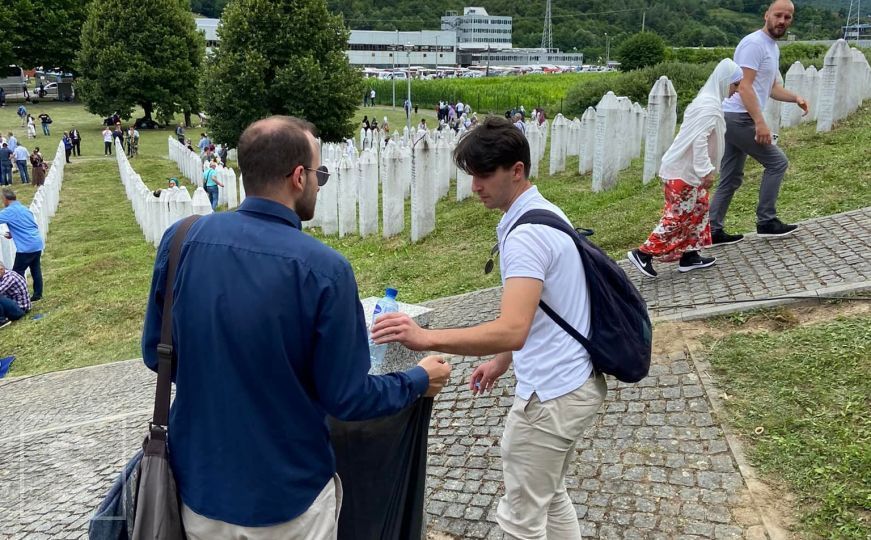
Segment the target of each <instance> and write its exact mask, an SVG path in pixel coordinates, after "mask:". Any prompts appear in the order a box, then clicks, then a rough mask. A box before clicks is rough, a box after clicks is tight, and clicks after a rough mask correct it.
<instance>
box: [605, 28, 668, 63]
mask: <svg viewBox="0 0 871 540" xmlns="http://www.w3.org/2000/svg"><path fill="white" fill-rule="evenodd" d="M617 59H618V60H619V61H620V70H621V71H632V70H634V69H640V68H643V67H647V66H653V65H656V64H659V63H660V62H662V61H663V60H664V59H665V42H664V41H663V40H662V38H661V37H659V36H658V35H657V34H654V33H653V32H639V33H637V34H635V35H634V36H632V37H630V38H629V39H627V40H626V41H624V42H623V43H622V44H620V48H619V49H617Z"/></svg>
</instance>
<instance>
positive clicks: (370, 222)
mask: <svg viewBox="0 0 871 540" xmlns="http://www.w3.org/2000/svg"><path fill="white" fill-rule="evenodd" d="M357 168H358V176H359V193H358V197H359V201H360V236H368V235H371V234H378V157H377V154H376V151H375V150H364V151H363V153H362V154H360V159H359V160H358V161H357Z"/></svg>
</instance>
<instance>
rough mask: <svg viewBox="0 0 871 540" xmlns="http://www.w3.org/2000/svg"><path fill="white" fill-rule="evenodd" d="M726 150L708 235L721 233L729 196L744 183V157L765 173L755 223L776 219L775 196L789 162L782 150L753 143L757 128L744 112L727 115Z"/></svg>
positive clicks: (712, 204)
mask: <svg viewBox="0 0 871 540" xmlns="http://www.w3.org/2000/svg"><path fill="white" fill-rule="evenodd" d="M725 116H726V148H725V152H724V153H723V162H722V163H721V164H720V184H719V186H718V187H717V191H716V192H714V198H713V199H711V209H710V214H709V215H710V221H711V232H716V231H722V230H723V224H724V221H725V220H726V212H727V211H728V210H729V204H730V203H731V202H732V196H734V195H735V192H736V191H738V188H739V187H741V184H742V183H743V182H744V163H745V162H746V161H747V156H750V157H752V158H753V159H755V160H756V161H758V162H759V163H760V164H761V165H762V166H763V167H764V168H765V171H764V172H763V173H762V184H761V185H760V186H759V203H758V204H757V205H756V224H757V225H762V224H765V223H768V222H769V221H771V220H773V219H774V218H776V217H777V196H778V194H779V193H780V184H781V182H783V175H785V174H786V169H787V168H788V167H789V160H788V159H786V154H784V153H783V150H781V149H780V148H778V147H777V146H775V145H773V144H759V143H757V142H756V125H755V124H754V123H753V119H752V118H751V117H750V115H749V114H747V113H726V114H725Z"/></svg>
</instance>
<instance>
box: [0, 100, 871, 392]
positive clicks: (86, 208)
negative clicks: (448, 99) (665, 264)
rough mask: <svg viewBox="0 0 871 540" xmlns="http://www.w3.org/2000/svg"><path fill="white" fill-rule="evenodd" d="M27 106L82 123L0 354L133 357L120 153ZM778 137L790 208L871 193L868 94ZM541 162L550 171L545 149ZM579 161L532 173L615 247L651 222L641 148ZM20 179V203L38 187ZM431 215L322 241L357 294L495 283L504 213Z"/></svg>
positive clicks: (91, 126) (415, 295) (133, 251)
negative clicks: (352, 279) (34, 278)
mask: <svg viewBox="0 0 871 540" xmlns="http://www.w3.org/2000/svg"><path fill="white" fill-rule="evenodd" d="M29 110H30V111H31V113H33V114H34V115H37V114H39V113H40V112H42V111H43V110H45V111H48V112H49V114H51V115H52V117H53V118H54V120H55V121H54V124H52V131H53V133H54V134H57V137H52V138H50V139H49V138H46V137H42V136H40V137H38V138H37V139H36V141H27V140H26V137H25V138H23V139H22V141H23V142H24V144H26V145H28V147H31V146H32V145H33V144H34V143H36V144H38V145H40V146H41V147H42V148H43V149H44V150H46V158H48V159H51V158H52V157H53V153H54V149H55V148H56V146H57V142H58V140H59V137H60V133H61V132H62V131H64V130H68V129H70V127H72V126H73V125H76V126H78V127H79V129H80V130H81V131H82V134H83V153H84V157H83V158H82V159H77V158H73V164H72V165H69V166H68V168H67V175H66V179H65V182H64V187H63V190H62V192H61V204H60V208H59V210H58V214H57V216H56V217H55V219H54V220H53V221H52V224H51V228H50V231H49V237H48V243H47V249H46V253H45V255H44V259H43V268H44V274H45V282H46V290H45V300H44V301H43V302H42V303H41V304H39V305H38V310H37V312H40V313H45V314H46V318H45V319H43V320H41V321H24V322H22V323H17V324H15V325H12V326H11V327H9V328H6V329H4V330H3V331H2V332H3V335H2V340H0V348H2V350H0V353H2V354H14V355H16V356H17V357H18V360H17V361H16V363H15V364H14V365H13V368H12V375H23V374H29V373H39V372H45V371H53V370H57V369H62V368H68V367H79V366H85V365H91V364H98V363H101V362H107V361H111V360H122V359H126V358H131V357H135V356H137V355H138V354H139V352H138V347H139V346H138V341H139V331H140V325H141V320H142V315H143V312H144V308H145V300H146V298H145V293H146V290H147V287H148V283H149V281H150V279H151V261H152V259H153V256H154V249H153V248H152V247H150V246H148V245H147V244H146V243H145V239H144V237H143V235H142V233H141V231H140V230H139V228H138V227H137V226H136V224H135V221H134V219H133V213H132V209H131V206H130V202H129V201H128V200H127V199H126V197H125V195H124V190H123V188H122V186H121V183H120V180H119V177H118V170H117V166H116V163H115V160H114V158H112V159H105V158H103V157H102V156H103V145H102V137H101V136H100V132H101V131H102V126H101V124H100V119H99V118H98V117H96V116H94V115H90V114H88V113H87V112H85V111H84V109H83V108H82V106H81V105H70V104H59V103H57V104H46V105H44V106H43V105H38V106H32V107H29ZM373 113H377V117H378V118H379V119H381V118H383V116H385V115H387V116H388V119H389V121H390V123H391V124H392V125H393V126H394V127H401V125H402V124H403V123H404V116H405V115H404V112H403V111H402V109H399V108H398V109H396V110H391V109H390V108H389V107H374V108H366V109H361V110H360V111H358V113H357V116H358V119H362V117H363V115H364V114H368V115H370V116H371V115H372V114H373ZM424 115H426V116H427V117H428V118H433V116H434V115H433V114H432V113H430V112H429V111H424V110H421V111H420V115H418V116H424ZM417 118H418V117H416V118H415V119H417ZM17 126H18V122H17V117H16V116H15V108H14V107H6V108H4V109H0V130H2V131H3V132H7V131H9V130H12V131H14V132H16V133H17V134H18V135H19V138H21V137H20V135H21V134H23V133H24V131H22V130H21V129H20V128H18V127H17ZM200 131H202V130H201V129H199V128H191V129H189V130H188V134H189V136H191V135H192V136H194V137H195V138H196V137H197V136H198V135H199V133H200ZM171 134H172V130H154V131H151V130H147V131H146V130H143V131H142V132H141V142H140V155H139V157H137V158H135V159H133V160H132V163H133V167H134V168H135V169H136V171H137V172H138V173H140V174H141V175H142V177H143V180H144V181H145V182H146V184H148V185H149V186H150V187H152V188H156V187H161V186H163V185H165V182H166V179H167V178H169V177H171V176H180V173H179V172H178V170H177V168H176V166H175V164H174V163H172V162H170V161H168V160H167V159H165V156H166V155H167V143H166V139H167V137H168V136H169V135H171ZM781 141H783V145H784V147H785V150H786V152H787V154H788V155H789V157H790V159H791V160H792V165H791V170H790V172H789V174H788V177H787V179H786V181H785V182H784V185H783V191H782V193H781V197H780V214H781V216H782V217H783V219H784V220H789V221H793V220H799V219H805V218H810V217H816V216H822V215H826V214H831V213H835V212H840V211H845V210H850V209H855V208H860V207H863V206H865V205H867V204H868V202H869V201H871V172H869V169H868V167H867V164H866V163H865V159H866V157H865V156H867V155H868V153H869V151H871V107H869V106H866V107H865V108H864V109H863V110H862V111H861V112H860V113H859V114H856V115H854V116H853V117H852V118H851V119H849V120H848V121H846V122H843V123H842V124H841V125H839V126H838V128H837V130H836V131H834V132H832V133H828V134H823V135H817V134H816V133H814V131H813V126H811V125H808V126H804V127H801V128H798V129H794V130H789V131H788V132H786V133H784V134H783V135H782V137H781ZM542 165H543V170H545V171H546V170H547V159H545V160H543V161H542ZM576 166H577V159H576V158H573V159H570V160H569V162H568V171H567V172H566V173H564V174H561V175H558V176H556V177H553V178H544V179H540V180H537V181H536V184H537V185H538V186H539V188H540V189H541V191H542V192H543V193H544V195H545V196H547V197H548V198H550V199H551V200H553V201H554V202H555V203H557V204H559V205H560V206H561V207H563V208H564V209H565V210H566V213H567V214H568V215H569V216H570V217H571V218H572V220H573V221H574V222H575V223H576V224H577V225H579V226H587V227H593V228H595V229H596V235H595V237H594V238H595V240H596V241H597V242H598V243H599V244H600V245H602V246H603V247H604V248H606V249H607V250H608V251H609V252H610V253H611V254H612V255H613V256H615V257H620V256H622V253H623V252H624V251H625V250H626V249H628V248H631V247H633V246H635V245H637V244H638V243H640V242H641V241H642V240H643V239H644V238H645V237H646V235H647V234H648V233H649V232H650V230H651V228H652V227H653V226H654V225H655V223H656V221H657V219H658V217H659V212H660V208H661V205H662V198H661V195H660V187H659V185H658V184H657V183H656V182H653V183H651V184H649V185H647V186H642V185H641V181H640V177H641V162H640V160H636V161H635V162H634V163H633V165H632V167H631V168H630V169H628V170H626V171H623V172H622V173H621V175H620V181H619V183H618V185H617V187H616V188H615V189H613V190H611V191H609V192H606V193H592V192H591V190H590V183H591V181H590V177H589V175H586V176H579V175H578V174H577V173H576V172H573V171H575V170H576ZM759 176H760V169H759V167H758V166H756V165H755V164H754V165H751V166H749V167H748V170H747V175H746V185H745V186H744V187H743V188H742V189H741V190H740V191H739V192H738V194H737V195H736V197H735V200H734V202H733V205H732V209H731V210H730V214H729V223H728V228H729V230H730V231H738V232H740V231H748V230H752V228H753V223H754V211H753V209H754V206H755V202H756V197H757V189H758V184H759ZM16 189H19V188H18V185H17V184H16ZM20 192H21V199H22V200H23V201H24V202H28V201H29V200H30V197H31V196H32V189H20ZM408 214H409V213H408V211H407V212H406V217H407V219H408ZM437 215H438V221H437V225H436V231H435V232H434V233H433V234H432V235H430V236H429V237H427V238H426V239H424V240H422V241H421V242H419V243H416V244H415V243H412V242H411V241H410V238H409V236H410V226H406V230H405V232H404V234H403V235H401V236H398V237H395V238H391V239H388V240H384V239H382V238H381V237H379V236H375V237H368V238H359V237H356V236H351V237H346V238H343V239H339V238H337V237H328V238H323V240H324V241H325V242H327V243H328V244H330V245H331V246H333V247H335V248H336V249H338V250H339V251H341V252H342V253H343V254H344V255H345V256H346V257H347V258H348V259H349V260H350V261H351V263H352V265H353V267H354V270H355V272H356V274H357V279H358V283H359V286H360V293H361V296H372V295H376V294H380V293H381V292H382V291H383V288H384V287H385V286H387V285H393V286H396V287H397V288H398V289H399V291H400V295H401V296H400V298H401V299H402V300H405V301H408V302H420V301H424V300H427V299H431V298H437V297H441V296H447V295H453V294H458V293H462V292H466V291H471V290H476V289H480V288H483V287H489V286H495V285H498V283H499V278H498V274H497V273H492V274H490V275H489V276H485V275H484V273H483V271H482V268H483V264H484V262H485V261H486V259H487V255H488V253H489V249H490V247H491V246H492V244H493V242H494V238H495V225H496V223H497V222H498V220H499V218H500V214H499V213H498V212H494V211H488V210H486V209H485V208H484V207H483V206H481V204H480V203H478V202H477V201H476V200H475V199H470V200H466V201H464V202H462V203H456V202H455V201H454V190H453V188H452V190H451V194H450V196H449V198H447V199H445V200H442V201H440V202H439V203H438V209H437ZM313 234H315V235H318V232H317V231H316V230H315V231H313Z"/></svg>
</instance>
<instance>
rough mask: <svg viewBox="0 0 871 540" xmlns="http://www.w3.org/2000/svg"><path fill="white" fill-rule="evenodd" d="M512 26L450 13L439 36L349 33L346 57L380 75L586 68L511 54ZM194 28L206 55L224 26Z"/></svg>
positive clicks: (472, 10)
mask: <svg viewBox="0 0 871 540" xmlns="http://www.w3.org/2000/svg"><path fill="white" fill-rule="evenodd" d="M511 21H512V19H511V17H509V16H501V15H489V14H488V13H487V10H486V9H484V8H480V7H467V8H464V9H463V14H462V15H459V14H458V13H457V12H453V11H449V12H447V14H446V15H445V16H444V17H442V18H441V26H442V29H441V30H420V31H416V32H400V31H377V30H351V36H350V37H349V39H348V48H347V50H346V51H345V54H347V55H348V59H349V61H350V63H351V65H353V66H359V67H370V68H381V69H392V68H394V67H395V68H397V69H402V68H404V67H405V66H420V67H426V68H438V67H446V68H447V67H456V66H487V65H490V66H518V65H523V66H528V65H541V64H549V65H559V66H580V65H581V64H583V59H584V55H583V54H580V53H564V52H560V51H559V50H558V49H514V48H512V47H511V29H512V22H511ZM196 23H197V29H198V30H200V31H201V32H203V34H204V36H205V39H206V47H207V51H208V50H210V49H211V48H212V47H214V46H215V45H216V44H217V43H218V31H217V30H218V25H219V24H220V20H219V19H207V18H197V19H196Z"/></svg>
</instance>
